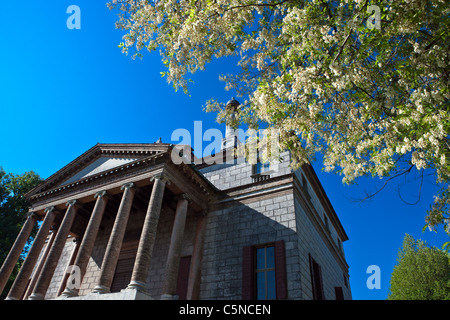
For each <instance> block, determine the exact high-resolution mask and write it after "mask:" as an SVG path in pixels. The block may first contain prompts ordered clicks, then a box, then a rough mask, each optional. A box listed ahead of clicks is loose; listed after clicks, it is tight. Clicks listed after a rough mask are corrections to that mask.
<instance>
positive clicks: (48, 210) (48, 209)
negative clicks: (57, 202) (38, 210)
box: [44, 206, 55, 213]
mask: <svg viewBox="0 0 450 320" xmlns="http://www.w3.org/2000/svg"><path fill="white" fill-rule="evenodd" d="M53 210H55V207H54V206H51V207H47V208H45V210H44V212H45V213H49V212H52V211H53Z"/></svg>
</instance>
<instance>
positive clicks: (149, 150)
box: [26, 143, 170, 199]
mask: <svg viewBox="0 0 450 320" xmlns="http://www.w3.org/2000/svg"><path fill="white" fill-rule="evenodd" d="M169 147H170V145H169V144H165V143H146V144H97V145H95V146H94V147H92V148H91V149H89V150H88V151H86V152H85V153H83V154H82V155H81V156H79V157H78V158H76V159H75V160H73V161H72V162H70V163H69V164H68V165H66V166H65V167H63V168H61V169H60V170H58V171H57V172H56V173H55V174H53V175H52V176H50V177H49V178H47V179H46V180H44V181H43V182H42V183H40V184H39V185H38V186H37V187H35V188H34V189H32V190H31V191H29V192H28V193H27V194H26V197H27V198H28V199H29V198H30V197H32V196H33V195H36V194H39V193H42V192H45V191H48V190H50V189H54V188H58V187H60V186H64V185H67V184H71V183H73V182H75V181H78V180H80V179H83V178H87V177H89V176H92V175H95V174H99V173H101V172H105V171H109V170H111V169H114V168H117V167H120V166H123V165H125V164H127V163H131V162H134V161H136V160H139V159H143V158H147V157H150V156H153V155H156V154H159V153H164V152H167V150H168V149H169Z"/></svg>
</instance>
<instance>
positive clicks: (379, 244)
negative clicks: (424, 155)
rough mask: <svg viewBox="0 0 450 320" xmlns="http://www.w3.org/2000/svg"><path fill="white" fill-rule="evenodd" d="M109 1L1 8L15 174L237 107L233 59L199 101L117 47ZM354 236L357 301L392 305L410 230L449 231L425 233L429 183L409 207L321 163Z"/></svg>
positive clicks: (1, 96)
mask: <svg viewBox="0 0 450 320" xmlns="http://www.w3.org/2000/svg"><path fill="white" fill-rule="evenodd" d="M69 5H78V6H79V7H80V9H81V29H80V30H69V29H68V28H67V27H66V20H67V18H68V17H69V16H70V14H67V13H66V10H67V7H68V6H69ZM115 21H116V15H115V13H114V12H110V11H109V10H108V9H107V7H106V0H95V1H92V0H70V1H66V0H44V1H31V0H24V1H20V2H16V1H6V2H5V3H2V9H1V10H0V30H1V36H2V42H1V50H0V111H1V112H0V117H1V118H0V120H1V121H0V135H1V142H0V143H1V147H0V166H3V168H4V170H5V171H6V172H13V173H17V174H20V173H23V172H26V171H30V170H34V171H35V172H37V173H38V174H39V175H41V177H43V178H47V177H48V176H49V175H51V174H53V173H54V172H56V171H57V170H59V169H60V168H61V167H63V166H64V165H66V164H67V163H69V162H70V161H72V160H73V159H74V158H76V157H77V156H79V155H80V154H82V153H83V152H85V151H86V150H88V149H89V148H91V147H92V146H94V145H95V144H96V143H97V142H101V143H120V142H122V143H133V142H135V143H139V142H142V143H145V142H155V141H156V140H157V139H158V138H159V137H161V138H162V140H163V142H171V141H170V140H171V134H172V132H173V131H174V130H175V129H178V128H185V129H187V130H189V131H191V132H192V131H193V127H194V121H203V130H204V131H205V130H206V129H209V128H218V129H220V130H224V126H223V125H218V124H216V123H215V121H214V119H215V115H214V114H207V113H205V112H204V111H203V105H204V103H205V101H207V100H208V99H210V98H216V99H218V100H220V101H223V102H226V101H228V100H229V99H230V98H231V96H232V95H233V93H230V92H226V91H224V90H223V87H224V85H223V83H222V82H220V81H219V80H218V74H219V73H226V72H228V70H230V69H232V68H233V65H230V63H229V62H230V61H229V60H228V61H227V60H225V62H223V61H220V62H214V63H212V64H211V65H209V66H208V67H207V70H206V71H204V72H201V73H198V74H196V75H195V77H194V80H195V84H193V85H192V86H191V89H190V94H191V96H190V97H189V96H186V95H185V94H183V93H182V92H174V90H173V88H172V86H171V85H168V84H167V83H166V81H165V79H164V78H161V76H160V72H161V71H164V69H163V65H162V63H161V61H160V57H159V54H158V53H154V54H149V53H146V54H144V59H143V60H139V59H138V60H134V61H133V60H132V59H131V58H130V57H127V56H125V55H124V54H122V53H121V50H120V49H119V48H118V47H117V46H118V44H119V43H120V41H121V37H122V35H123V31H121V30H116V29H115V27H114V22H115ZM314 167H315V169H316V172H317V175H318V176H319V178H320V180H321V182H322V185H323V187H324V189H325V191H326V192H327V194H328V196H329V198H330V200H331V203H332V204H333V206H334V208H335V210H336V212H337V214H338V216H339V218H340V219H341V222H342V224H343V226H344V228H345V230H346V232H347V234H348V236H349V238H350V240H349V241H347V242H345V243H344V250H345V254H346V258H347V261H348V264H349V265H350V285H351V288H352V292H353V298H354V299H385V298H386V296H387V292H388V288H389V278H390V274H391V272H392V270H393V267H394V265H395V263H396V257H397V252H398V250H399V248H400V247H401V243H402V239H403V237H404V235H405V233H409V234H411V235H413V236H414V237H416V238H422V239H424V240H426V241H428V243H429V244H432V245H436V246H438V247H441V245H442V244H443V243H444V242H445V241H447V239H448V238H447V237H446V236H445V235H444V234H443V231H442V230H440V233H438V234H435V233H431V232H429V231H426V232H425V233H422V231H421V230H422V227H423V225H424V216H425V211H426V209H427V208H428V206H429V203H431V201H432V196H433V194H434V192H435V188H434V187H433V180H432V178H429V181H425V182H424V185H423V188H422V193H421V201H420V202H419V204H417V205H415V206H410V205H407V204H405V203H404V202H402V201H401V200H400V198H399V196H398V193H397V187H398V184H397V183H396V184H393V185H390V186H389V187H388V188H386V189H385V190H383V192H381V193H380V194H379V195H377V196H376V197H375V198H374V199H372V200H371V201H366V202H363V203H356V202H353V201H352V200H351V199H353V198H362V197H363V196H364V193H363V192H364V190H367V191H373V190H376V186H379V185H380V184H381V183H382V181H379V180H362V181H360V182H359V183H358V185H356V186H351V187H344V186H343V185H342V183H341V179H340V177H338V176H334V175H331V174H325V173H322V172H321V164H320V163H316V164H315V165H314ZM401 183H402V184H404V185H402V186H401V194H402V196H403V197H404V198H406V199H408V200H409V201H411V202H412V201H415V200H416V199H417V198H416V196H417V194H418V190H419V188H418V183H417V182H416V183H409V184H407V183H405V181H404V179H403V180H401ZM370 265H378V266H379V267H380V270H381V289H379V290H377V289H373V290H369V289H368V288H367V287H366V280H367V278H368V277H369V274H366V270H367V267H368V266H370Z"/></svg>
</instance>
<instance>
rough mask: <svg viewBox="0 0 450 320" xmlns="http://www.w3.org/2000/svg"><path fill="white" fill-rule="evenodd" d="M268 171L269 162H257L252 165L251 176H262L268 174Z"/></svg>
mask: <svg viewBox="0 0 450 320" xmlns="http://www.w3.org/2000/svg"><path fill="white" fill-rule="evenodd" d="M269 171H270V162H266V163H262V162H259V160H258V162H257V163H256V164H255V165H254V169H253V174H264V173H269Z"/></svg>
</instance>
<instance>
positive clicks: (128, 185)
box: [120, 182, 135, 190]
mask: <svg viewBox="0 0 450 320" xmlns="http://www.w3.org/2000/svg"><path fill="white" fill-rule="evenodd" d="M130 188H135V185H134V183H133V182H128V183H125V184H124V185H123V186H121V187H120V190H125V189H130Z"/></svg>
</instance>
